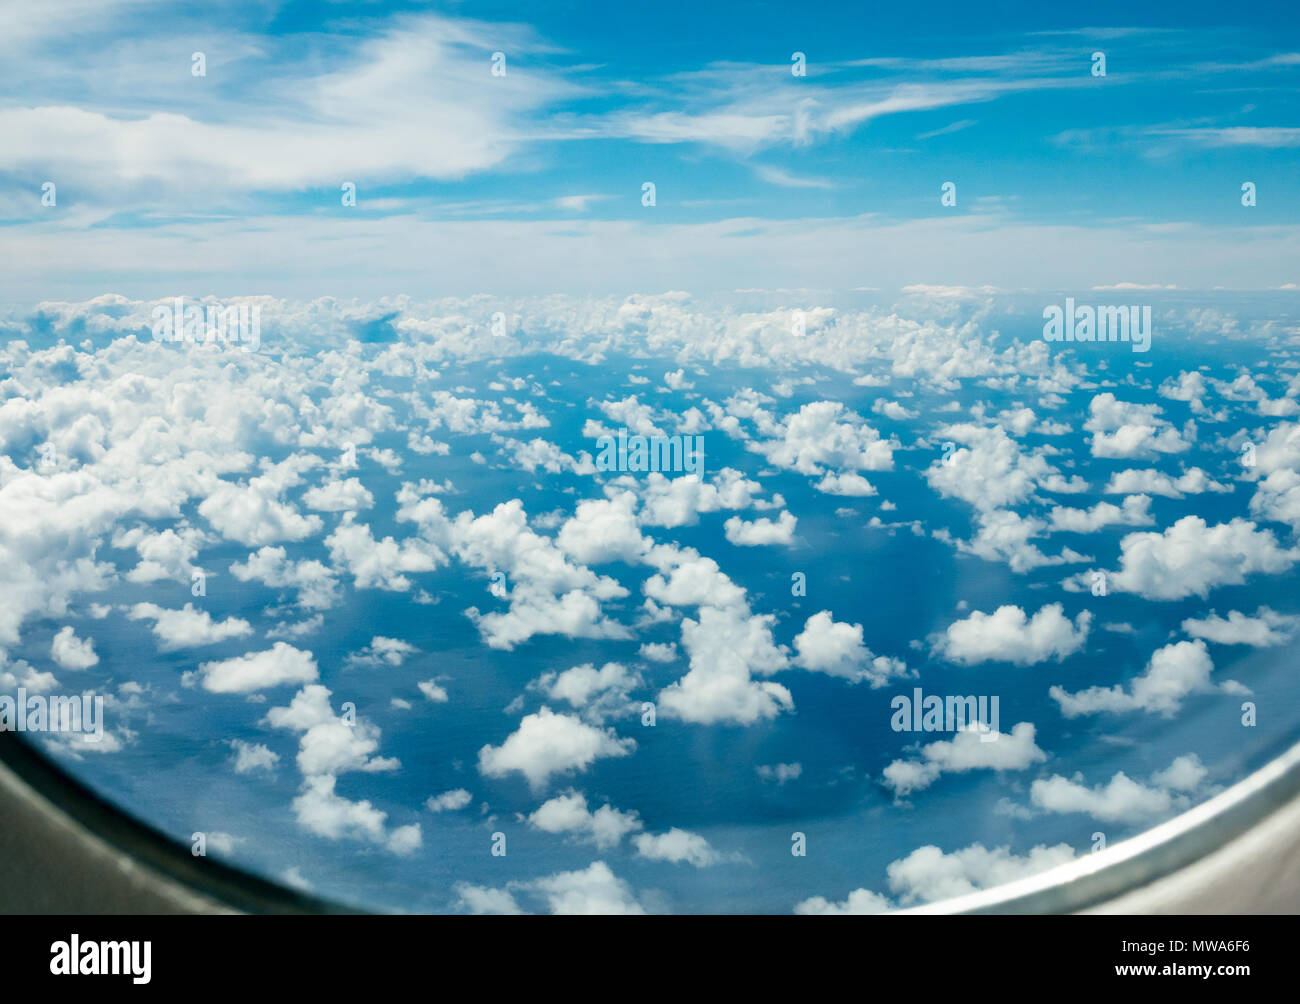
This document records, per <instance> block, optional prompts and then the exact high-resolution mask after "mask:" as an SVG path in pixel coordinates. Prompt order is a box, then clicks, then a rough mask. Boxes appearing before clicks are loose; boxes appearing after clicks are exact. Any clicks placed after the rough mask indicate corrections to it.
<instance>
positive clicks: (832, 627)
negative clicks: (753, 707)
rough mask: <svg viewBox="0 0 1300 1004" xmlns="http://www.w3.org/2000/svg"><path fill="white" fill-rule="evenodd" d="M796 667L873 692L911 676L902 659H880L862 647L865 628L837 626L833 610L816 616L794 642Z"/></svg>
mask: <svg viewBox="0 0 1300 1004" xmlns="http://www.w3.org/2000/svg"><path fill="white" fill-rule="evenodd" d="M794 647H795V651H796V652H797V653H798V654H797V655H796V656H795V658H794V664H795V665H796V666H800V667H802V668H803V669H807V670H811V671H813V672H815V673H826V674H828V675H830V676H839V677H843V678H844V679H847V680H851V681H853V682H854V683H858V682H860V681H862V680H869V681H870V682H871V686H872V687H873V688H876V687H883V686H884V685H885V684H886V683H887V682H889V681H890V680H891V679H895V678H897V677H901V676H906V675H907V666H906V665H904V664H903V662H902V660H900V659H891V658H888V657H886V656H876V655H873V654H872V653H871V650H870V649H868V648H867V647H866V645H864V644H863V643H862V625H861V624H847V623H844V622H837V621H835V620H834V619H833V618H832V617H831V612H830V611H829V610H822V611H819V612H818V613H815V614H813V615H812V616H811V617H809V618H808V620H807V621H806V622H805V623H804V629H803V631H802V632H800V633H799V634H798V635H796V636H795V639H794Z"/></svg>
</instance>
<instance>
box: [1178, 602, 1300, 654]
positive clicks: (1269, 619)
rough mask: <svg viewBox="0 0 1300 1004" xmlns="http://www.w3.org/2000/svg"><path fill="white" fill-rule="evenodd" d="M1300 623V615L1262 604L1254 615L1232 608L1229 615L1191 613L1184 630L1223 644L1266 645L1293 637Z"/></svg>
mask: <svg viewBox="0 0 1300 1004" xmlns="http://www.w3.org/2000/svg"><path fill="white" fill-rule="evenodd" d="M1298 627H1300V617H1296V616H1293V615H1291V614H1280V613H1278V612H1277V611H1275V610H1272V609H1270V608H1269V607H1260V608H1259V609H1258V610H1256V611H1255V614H1254V616H1253V617H1251V616H1247V615H1246V614H1243V613H1240V612H1239V611H1237V610H1229V611H1228V616H1227V618H1226V619H1225V618H1223V617H1220V616H1219V615H1218V614H1217V613H1215V612H1214V611H1210V615H1209V616H1208V617H1204V618H1201V619H1197V618H1195V617H1189V618H1188V619H1187V620H1185V621H1183V631H1184V632H1186V633H1187V634H1189V635H1191V636H1192V637H1193V638H1204V639H1206V640H1207V641H1212V642H1216V643H1218V644H1220V645H1251V646H1254V647H1255V648H1265V647H1268V646H1271V645H1282V644H1284V643H1285V642H1288V641H1290V640H1291V639H1292V638H1293V637H1294V636H1295V634H1296V630H1297V628H1298Z"/></svg>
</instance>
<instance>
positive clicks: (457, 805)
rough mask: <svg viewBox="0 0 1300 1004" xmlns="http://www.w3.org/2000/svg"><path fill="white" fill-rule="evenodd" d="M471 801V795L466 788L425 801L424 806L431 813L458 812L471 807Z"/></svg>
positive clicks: (445, 792) (454, 789) (455, 789)
mask: <svg viewBox="0 0 1300 1004" xmlns="http://www.w3.org/2000/svg"><path fill="white" fill-rule="evenodd" d="M470 799H471V796H470V793H469V792H468V791H466V790H465V789H464V788H453V789H451V790H450V791H444V792H443V793H442V794H441V795H433V796H431V797H430V798H427V799H425V802H424V804H425V805H426V806H427V807H428V809H429V811H430V812H456V811H458V810H460V809H463V808H465V806H467V805H469V803H470Z"/></svg>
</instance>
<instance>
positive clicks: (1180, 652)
mask: <svg viewBox="0 0 1300 1004" xmlns="http://www.w3.org/2000/svg"><path fill="white" fill-rule="evenodd" d="M1213 670H1214V663H1213V662H1212V661H1211V659H1210V654H1209V652H1208V651H1207V650H1206V647H1205V642H1203V641H1200V640H1199V639H1198V640H1197V641H1180V642H1174V643H1173V644H1170V645H1166V646H1164V647H1163V648H1160V649H1157V650H1156V651H1155V652H1154V653H1153V654H1152V656H1151V661H1150V662H1149V663H1147V668H1146V672H1144V673H1143V674H1142V675H1140V676H1137V677H1135V678H1134V679H1133V681H1132V682H1131V683H1130V684H1129V688H1128V690H1125V689H1124V687H1123V686H1121V685H1120V684H1115V685H1114V686H1111V687H1089V688H1087V689H1086V690H1081V691H1079V692H1077V693H1074V694H1071V693H1069V692H1068V691H1066V690H1065V689H1064V688H1063V687H1059V686H1054V687H1052V688H1051V690H1050V691H1049V693H1050V694H1051V696H1052V699H1053V700H1054V701H1056V702H1057V703H1058V704H1059V705H1060V706H1061V714H1063V715H1064V716H1065V717H1066V718H1077V717H1079V716H1081V715H1091V714H1097V713H1098V712H1102V711H1110V712H1123V711H1146V712H1151V713H1159V714H1162V715H1164V716H1165V717H1167V718H1168V717H1172V716H1173V715H1174V714H1175V713H1177V711H1178V710H1179V709H1180V708H1181V707H1182V702H1183V699H1184V698H1185V697H1187V696H1188V695H1189V694H1192V693H1196V692H1198V691H1208V690H1210V689H1212V686H1211V683H1210V673H1211V672H1212V671H1213Z"/></svg>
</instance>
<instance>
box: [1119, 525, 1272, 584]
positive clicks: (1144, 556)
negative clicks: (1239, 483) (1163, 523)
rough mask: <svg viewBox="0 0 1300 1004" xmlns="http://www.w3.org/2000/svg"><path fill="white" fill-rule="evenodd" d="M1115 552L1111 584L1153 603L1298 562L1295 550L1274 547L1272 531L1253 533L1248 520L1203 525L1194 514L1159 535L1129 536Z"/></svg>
mask: <svg viewBox="0 0 1300 1004" xmlns="http://www.w3.org/2000/svg"><path fill="white" fill-rule="evenodd" d="M1120 551H1121V555H1120V570H1119V571H1118V572H1116V573H1114V574H1113V575H1112V577H1111V585H1112V586H1113V587H1114V588H1116V589H1119V590H1122V591H1124V592H1131V593H1137V594H1138V595H1140V596H1143V597H1145V598H1146V599H1153V600H1177V599H1182V598H1184V597H1187V596H1199V597H1201V598H1202V599H1204V598H1205V597H1206V596H1208V595H1209V593H1210V590H1211V589H1214V588H1216V587H1217V586H1225V585H1240V584H1241V583H1243V582H1245V581H1246V576H1247V575H1250V574H1252V573H1256V572H1263V573H1266V574H1270V575H1273V574H1277V573H1279V572H1284V571H1286V570H1287V569H1288V568H1290V567H1291V566H1292V565H1293V564H1295V561H1296V558H1297V552H1296V551H1295V550H1283V549H1282V548H1280V547H1278V545H1277V539H1276V538H1275V537H1274V536H1273V533H1272V531H1271V530H1257V529H1256V528H1255V524H1254V523H1252V522H1250V521H1249V520H1244V519H1241V518H1234V519H1232V520H1230V521H1229V522H1227V523H1219V524H1217V525H1215V526H1208V525H1207V524H1206V522H1205V520H1203V519H1201V517H1199V516H1184V517H1183V518H1182V519H1180V520H1178V522H1176V523H1174V525H1173V526H1171V527H1168V528H1167V529H1166V530H1165V531H1164V532H1163V533H1156V532H1146V533H1130V534H1128V535H1127V536H1125V537H1124V539H1123V540H1121V541H1120Z"/></svg>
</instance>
